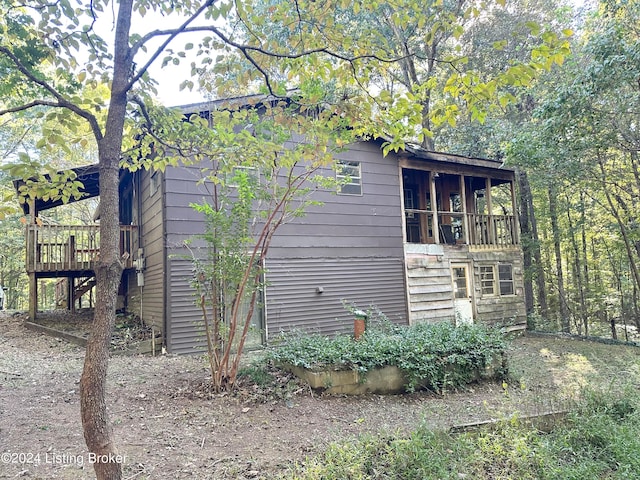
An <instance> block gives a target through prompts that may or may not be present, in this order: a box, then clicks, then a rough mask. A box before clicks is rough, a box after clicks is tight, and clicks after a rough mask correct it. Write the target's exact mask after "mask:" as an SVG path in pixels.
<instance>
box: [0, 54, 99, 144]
mask: <svg viewBox="0 0 640 480" xmlns="http://www.w3.org/2000/svg"><path fill="white" fill-rule="evenodd" d="M0 53H1V54H4V55H5V56H6V57H7V58H8V59H9V60H11V62H13V64H14V65H15V66H16V67H17V68H18V70H20V73H22V74H23V75H24V76H25V77H26V78H27V79H28V80H29V81H31V82H33V83H35V84H36V85H38V86H40V87H41V88H43V89H44V90H45V91H47V92H49V93H50V94H51V95H52V96H53V97H54V98H55V99H56V101H50V100H35V101H33V102H29V103H27V104H24V105H21V106H18V107H13V108H9V109H5V110H0V115H5V114H7V113H15V112H20V111H24V110H27V109H29V108H33V107H35V106H38V105H44V106H49V107H57V108H66V109H67V110H70V111H71V112H73V113H75V114H76V115H78V116H79V117H82V118H84V119H85V120H86V121H87V122H88V123H89V126H90V127H91V130H92V131H93V134H94V136H95V137H96V140H97V141H100V140H101V139H102V130H101V129H100V125H99V124H98V120H97V118H96V117H95V116H94V115H93V114H92V113H91V112H88V111H87V110H84V109H82V108H80V107H79V106H77V105H75V104H74V103H72V102H70V101H68V100H67V99H66V98H65V97H64V96H63V95H62V94H61V93H60V92H58V91H57V90H56V89H55V88H54V87H52V86H51V85H50V84H49V83H48V82H46V81H44V80H42V79H40V78H38V77H36V76H35V75H34V74H33V72H31V71H30V70H29V69H28V68H27V67H26V66H25V65H24V64H23V63H22V62H21V61H20V59H19V58H18V57H16V56H15V55H14V54H13V52H12V51H11V50H9V49H8V48H6V47H3V46H0Z"/></svg>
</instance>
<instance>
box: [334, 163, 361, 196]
mask: <svg viewBox="0 0 640 480" xmlns="http://www.w3.org/2000/svg"><path fill="white" fill-rule="evenodd" d="M336 181H337V182H338V194H339V195H362V169H361V166H360V162H354V161H350V160H338V162H337V164H336Z"/></svg>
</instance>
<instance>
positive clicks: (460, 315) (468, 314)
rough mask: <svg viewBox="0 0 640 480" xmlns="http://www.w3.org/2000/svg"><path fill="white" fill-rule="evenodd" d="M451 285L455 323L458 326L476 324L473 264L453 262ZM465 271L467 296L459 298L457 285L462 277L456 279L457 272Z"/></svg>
mask: <svg viewBox="0 0 640 480" xmlns="http://www.w3.org/2000/svg"><path fill="white" fill-rule="evenodd" d="M450 268H451V285H452V287H453V292H452V294H453V295H452V296H453V312H454V321H455V324H456V326H458V325H464V324H472V323H474V322H475V317H476V314H475V310H476V308H475V298H474V295H473V292H474V290H473V269H472V265H471V262H451V265H450ZM456 269H463V270H464V277H465V284H466V285H465V288H466V296H465V297H457V296H456V291H457V283H456V280H457V279H460V277H456V275H455V270H456Z"/></svg>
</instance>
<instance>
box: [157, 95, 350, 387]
mask: <svg viewBox="0 0 640 480" xmlns="http://www.w3.org/2000/svg"><path fill="white" fill-rule="evenodd" d="M295 99H296V100H297V103H294V104H293V105H289V102H280V101H274V102H272V101H268V100H267V101H262V102H261V103H260V104H259V105H258V107H256V108H252V107H250V106H244V105H243V106H241V108H239V109H237V110H218V111H214V112H211V123H212V125H211V126H209V124H206V125H203V122H199V121H198V119H197V118H194V119H193V121H192V123H193V124H194V125H193V126H190V125H188V124H187V123H191V122H184V121H182V119H180V121H179V122H178V123H176V124H170V123H167V122H164V126H165V128H164V129H163V131H162V132H159V133H154V134H153V135H150V136H151V137H152V138H153V139H158V138H162V139H165V138H171V140H172V143H169V142H165V143H164V144H163V145H164V147H161V148H164V150H163V151H165V152H166V153H167V155H165V158H167V159H170V158H172V157H171V156H170V154H171V153H174V151H173V149H172V148H173V147H167V145H176V143H180V144H181V145H182V146H181V147H180V148H179V150H178V153H177V154H175V153H174V154H175V155H176V157H173V158H175V159H176V161H179V162H180V163H181V164H183V165H185V164H186V165H193V166H197V167H198V169H199V171H200V174H201V175H202V178H201V184H203V185H204V186H206V189H207V191H209V192H210V194H209V196H208V197H207V198H206V199H205V200H204V201H203V202H202V203H200V204H193V205H192V207H193V208H194V209H195V210H196V211H197V212H199V213H201V214H202V215H203V217H204V218H205V221H206V232H205V233H204V235H200V236H198V238H197V239H196V240H202V241H204V244H197V242H192V246H191V247H190V249H191V253H192V258H193V262H194V270H195V275H194V285H195V286H196V289H197V292H198V299H199V300H198V302H199V306H200V308H201V309H202V314H203V321H204V330H205V334H206V339H207V349H208V356H209V361H210V370H211V377H212V382H213V385H214V387H215V389H216V390H218V391H219V390H223V389H232V388H233V386H234V383H235V379H236V376H237V371H238V366H239V359H240V356H241V355H242V351H243V348H244V344H245V341H246V338H247V334H248V332H249V328H250V324H251V320H252V317H253V315H254V312H257V311H258V309H259V307H260V305H259V300H260V291H261V289H262V287H263V285H262V278H263V259H264V258H265V257H266V256H267V253H268V251H269V247H270V244H271V240H272V238H273V236H274V235H275V233H276V231H277V230H278V229H279V228H280V227H281V226H282V225H283V224H285V223H286V222H288V221H289V220H290V219H292V218H295V217H299V216H301V215H304V212H305V210H306V208H307V207H308V206H309V205H313V204H315V203H316V202H314V201H313V199H312V198H310V194H311V193H312V192H313V191H314V190H315V189H317V188H333V189H335V184H334V182H332V177H330V176H329V172H332V171H333V168H334V167H335V165H334V160H333V159H334V155H335V154H336V153H337V152H339V151H340V150H341V146H342V145H343V144H345V143H349V142H351V141H354V140H355V138H356V137H355V136H356V135H357V133H356V132H355V131H354V129H353V128H351V127H350V125H351V122H349V121H348V120H347V119H348V118H349V117H348V116H347V115H344V116H340V117H338V116H336V115H333V114H330V113H329V114H327V112H323V111H321V110H314V111H307V110H302V111H301V108H300V102H301V101H303V97H302V96H301V95H296V97H295ZM169 125H174V126H175V128H176V131H174V132H169V128H168V126H169ZM198 128H204V129H205V132H198V133H196V134H193V133H192V132H191V130H194V129H195V130H197V129H198ZM178 131H179V132H180V134H177V132H178ZM160 133H161V134H162V136H161V135H160ZM205 136H210V137H211V138H212V142H211V147H210V149H206V147H204V148H203V147H202V146H201V144H200V142H201V141H202V139H203V138H204V137H205ZM192 138H193V139H197V143H195V144H193V145H189V140H190V139H192ZM298 138H303V139H304V140H303V141H299V140H298ZM195 149H197V150H198V151H197V152H196V151H194V150H195ZM188 151H192V152H194V154H193V155H189V156H188V157H187V156H186V154H185V153H186V152H188ZM201 243H202V242H201Z"/></svg>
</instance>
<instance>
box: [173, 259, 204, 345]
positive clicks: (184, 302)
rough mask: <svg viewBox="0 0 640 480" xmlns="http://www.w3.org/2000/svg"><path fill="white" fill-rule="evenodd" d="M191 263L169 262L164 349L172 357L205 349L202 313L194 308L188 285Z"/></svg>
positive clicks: (183, 261)
mask: <svg viewBox="0 0 640 480" xmlns="http://www.w3.org/2000/svg"><path fill="white" fill-rule="evenodd" d="M191 268H192V263H191V262H190V261H189V260H187V259H181V258H171V259H170V260H169V275H168V289H169V291H170V295H169V299H170V302H169V307H168V311H167V320H168V324H169V328H168V332H167V348H168V350H169V352H170V353H174V354H191V353H198V352H202V351H204V350H205V349H206V344H205V338H204V333H203V332H204V331H203V329H202V312H201V310H200V308H199V307H198V306H197V305H196V298H195V291H194V289H193V287H192V286H191V278H192V270H191Z"/></svg>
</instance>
